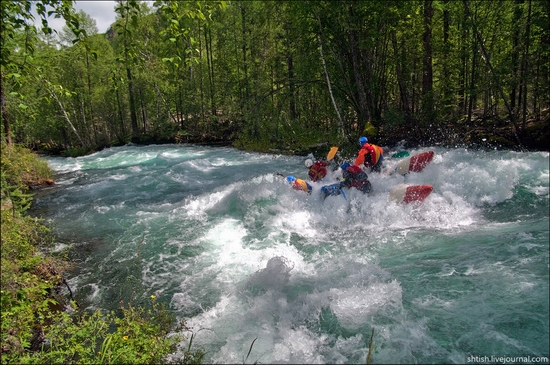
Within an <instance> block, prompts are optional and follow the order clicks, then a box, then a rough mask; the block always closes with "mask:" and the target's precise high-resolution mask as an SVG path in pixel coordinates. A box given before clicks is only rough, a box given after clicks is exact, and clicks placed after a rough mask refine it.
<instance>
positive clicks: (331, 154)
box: [327, 147, 338, 161]
mask: <svg viewBox="0 0 550 365" xmlns="http://www.w3.org/2000/svg"><path fill="white" fill-rule="evenodd" d="M336 152H338V147H331V149H330V151H329V152H328V155H327V161H330V160H332V159H333V158H334V156H336Z"/></svg>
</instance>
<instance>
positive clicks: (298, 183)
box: [292, 179, 312, 194]
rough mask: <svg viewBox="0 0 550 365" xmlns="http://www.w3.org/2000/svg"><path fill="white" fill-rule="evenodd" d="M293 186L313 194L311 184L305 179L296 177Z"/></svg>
mask: <svg viewBox="0 0 550 365" xmlns="http://www.w3.org/2000/svg"><path fill="white" fill-rule="evenodd" d="M292 187H293V188H294V189H296V190H303V191H305V192H306V193H308V194H311V189H312V188H311V185H309V184H308V183H307V182H306V181H305V180H302V179H296V180H295V181H294V184H292Z"/></svg>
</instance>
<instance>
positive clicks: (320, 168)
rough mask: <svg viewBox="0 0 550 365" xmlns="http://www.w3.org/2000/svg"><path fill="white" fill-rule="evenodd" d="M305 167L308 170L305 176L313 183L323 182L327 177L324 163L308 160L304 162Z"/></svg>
mask: <svg viewBox="0 0 550 365" xmlns="http://www.w3.org/2000/svg"><path fill="white" fill-rule="evenodd" d="M305 165H306V167H307V168H308V169H309V171H308V172H307V175H308V176H309V179H310V180H311V181H313V182H315V181H319V180H323V178H324V177H325V176H327V163H326V162H325V161H315V162H313V160H312V159H310V158H308V159H307V160H306V162H305Z"/></svg>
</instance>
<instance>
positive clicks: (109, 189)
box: [32, 145, 550, 364]
mask: <svg viewBox="0 0 550 365" xmlns="http://www.w3.org/2000/svg"><path fill="white" fill-rule="evenodd" d="M428 149H430V150H433V151H435V157H434V159H433V161H432V163H431V164H430V165H428V166H427V167H426V169H425V170H424V171H423V172H421V173H411V174H409V175H408V176H407V177H406V178H404V177H402V176H400V175H398V176H396V175H393V176H389V175H386V174H369V178H370V180H371V183H372V186H373V189H374V193H373V194H372V195H371V196H367V195H363V194H362V193H360V192H358V191H348V192H347V195H346V198H344V197H343V196H342V195H340V196H331V197H328V198H327V199H326V200H323V199H321V197H320V187H321V184H317V183H314V184H313V193H312V194H311V195H306V194H305V193H304V192H300V191H296V190H293V189H291V188H290V187H289V186H288V185H286V184H285V183H284V180H283V178H281V177H279V176H276V174H275V173H277V172H280V173H282V174H284V175H287V174H293V175H294V176H296V177H300V178H307V169H306V168H305V166H304V159H305V157H300V156H283V155H270V154H260V153H248V152H243V151H239V150H237V149H233V148H230V147H206V146H197V145H150V146H135V145H126V146H122V147H113V148H108V149H105V150H103V151H100V152H97V153H94V154H92V155H89V156H83V157H78V158H61V157H47V158H46V159H47V161H48V163H49V164H50V166H51V167H52V168H53V169H54V170H55V171H56V174H57V176H56V185H55V186H53V187H51V188H47V189H45V190H42V191H40V192H39V193H38V194H37V195H36V197H35V201H34V207H33V210H32V212H33V214H37V215H40V216H42V217H43V218H45V220H46V222H47V223H48V224H49V225H51V226H52V228H53V232H54V233H55V234H56V236H57V237H58V240H59V244H58V248H59V249H62V248H64V247H66V246H67V245H72V247H73V250H72V252H74V257H73V258H74V259H75V260H76V267H75V270H74V271H72V272H71V273H70V274H69V275H70V276H69V280H68V281H69V284H70V286H71V288H72V290H73V291H74V295H75V299H76V300H77V301H78V302H79V303H80V304H81V306H83V307H85V308H87V309H95V308H102V309H107V310H110V309H114V308H116V307H117V306H118V305H119V300H124V301H125V302H128V301H131V302H132V303H134V304H143V303H147V302H150V296H151V295H155V296H156V300H157V301H160V302H163V303H166V305H167V307H168V308H169V309H170V311H172V312H173V313H174V314H175V315H176V316H177V318H178V319H181V320H183V319H185V320H186V321H187V324H188V326H189V327H190V328H191V331H192V332H193V333H194V336H193V348H199V347H200V348H202V349H204V350H206V351H207V355H206V360H205V361H206V362H208V363H213V362H216V363H243V362H244V360H245V358H246V356H247V354H248V351H249V349H250V346H251V344H252V342H253V341H254V340H255V339H256V340H255V341H254V345H253V346H252V350H251V352H250V355H249V356H248V358H247V360H246V362H247V363H253V362H255V361H257V362H260V363H293V364H296V363H303V364H313V363H315V364H323V363H325V364H328V363H331V364H332V363H363V364H364V363H365V361H366V357H367V354H368V344H369V338H370V336H371V333H372V330H373V329H374V337H373V340H374V345H375V348H374V352H373V354H372V362H373V363H468V362H475V360H477V361H478V362H488V361H486V360H487V359H488V358H489V359H490V358H491V356H493V359H495V358H497V357H506V356H508V357H526V358H527V357H528V356H529V357H530V358H529V359H530V361H532V362H536V361H538V360H536V359H537V358H538V357H546V363H547V362H548V356H549V352H548V344H549V341H550V340H549V154H548V152H513V151H497V150H495V151H476V150H469V149H464V148H457V149H445V148H440V147H432V148H422V149H412V150H409V152H410V153H411V154H415V153H419V152H423V151H426V150H428ZM396 151H397V149H396V150H395V151H392V150H391V149H387V150H386V156H390V155H391V154H392V152H396ZM386 163H387V164H388V165H390V164H391V163H393V161H392V159H391V158H387V159H386ZM329 181H330V179H329ZM403 182H406V183H408V184H431V185H433V187H434V189H433V192H432V194H431V195H430V196H429V197H428V198H427V199H426V200H425V201H424V202H422V203H421V204H408V205H403V204H396V203H394V202H391V201H389V200H388V192H389V190H390V189H391V188H392V187H394V186H396V185H397V184H400V183H403ZM190 333H191V332H186V333H185V334H186V336H187V339H189V338H190ZM181 345H182V348H185V347H186V346H187V343H185V342H184V343H182V344H181ZM484 356H486V357H484ZM533 359H535V360H533Z"/></svg>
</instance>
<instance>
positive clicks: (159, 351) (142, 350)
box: [18, 295, 181, 364]
mask: <svg viewBox="0 0 550 365" xmlns="http://www.w3.org/2000/svg"><path fill="white" fill-rule="evenodd" d="M151 298H152V302H151V303H152V306H151V308H150V309H148V310H145V309H144V308H134V307H133V306H131V305H127V306H122V307H121V312H122V314H121V315H119V316H117V315H116V314H115V312H109V313H107V314H104V313H102V311H101V310H96V311H94V312H92V313H82V314H76V315H70V314H68V313H66V312H58V313H51V314H50V318H49V320H50V321H55V323H56V324H55V325H53V326H50V327H48V329H47V330H45V331H44V336H45V338H46V339H47V341H46V342H45V343H44V344H43V345H42V348H41V351H36V352H26V353H24V354H21V356H20V357H19V358H18V361H21V362H23V363H28V364H49V363H55V364H67V363H71V364H159V363H165V362H166V356H167V355H168V354H170V353H171V352H174V351H175V349H176V344H177V342H178V341H180V340H181V338H180V337H178V336H171V337H167V334H168V331H169V330H170V328H171V325H172V322H171V319H170V318H169V317H168V316H167V313H168V312H167V311H166V309H165V308H164V307H163V306H160V305H159V304H158V303H157V302H156V301H155V296H154V295H152V296H151Z"/></svg>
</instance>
